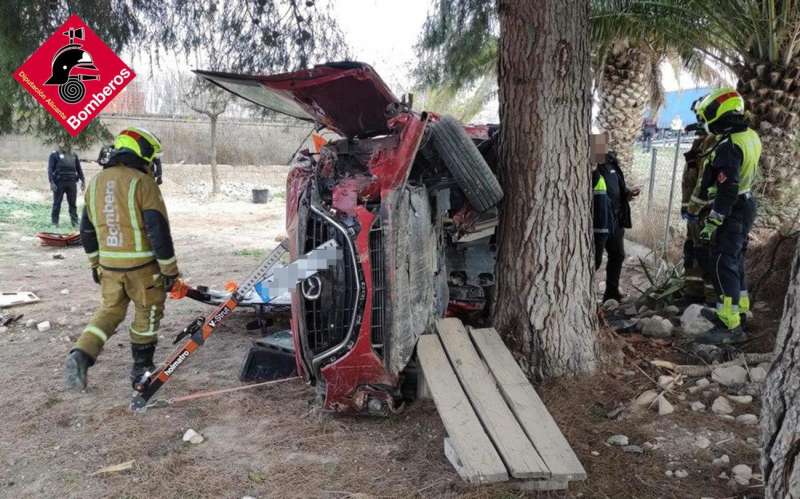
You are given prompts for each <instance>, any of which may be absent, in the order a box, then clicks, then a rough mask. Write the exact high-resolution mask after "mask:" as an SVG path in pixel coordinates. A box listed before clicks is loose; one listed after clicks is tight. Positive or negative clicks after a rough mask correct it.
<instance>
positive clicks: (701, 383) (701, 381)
mask: <svg viewBox="0 0 800 499" xmlns="http://www.w3.org/2000/svg"><path fill="white" fill-rule="evenodd" d="M694 384H695V385H696V386H699V387H703V386H708V385H710V384H711V382H710V381H709V380H708V378H700V379H698V380H697V381H695V382H694Z"/></svg>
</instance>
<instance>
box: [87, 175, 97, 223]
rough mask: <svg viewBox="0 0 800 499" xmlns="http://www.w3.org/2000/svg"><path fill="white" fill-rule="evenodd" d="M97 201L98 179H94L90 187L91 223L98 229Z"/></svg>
mask: <svg viewBox="0 0 800 499" xmlns="http://www.w3.org/2000/svg"><path fill="white" fill-rule="evenodd" d="M96 199H97V177H95V178H93V179H92V185H90V186H89V221H90V222H92V225H94V226H95V227H97V207H96V206H95V200H96Z"/></svg>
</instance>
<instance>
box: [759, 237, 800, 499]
mask: <svg viewBox="0 0 800 499" xmlns="http://www.w3.org/2000/svg"><path fill="white" fill-rule="evenodd" d="M798 359H800V242H799V243H798V246H797V252H796V254H795V257H794V263H793V264H792V271H791V275H790V281H789V290H788V292H787V294H786V301H785V304H784V310H783V318H782V319H781V325H780V329H779V330H778V339H777V341H776V343H775V359H774V361H773V363H772V367H770V370H769V374H768V376H767V381H766V386H765V389H764V393H763V394H762V396H761V402H762V404H763V407H762V408H761V442H762V446H763V447H762V452H761V468H762V469H763V471H764V485H765V488H766V497H776V498H784V497H788V498H798V497H800V434H798V428H800V363H799V362H798Z"/></svg>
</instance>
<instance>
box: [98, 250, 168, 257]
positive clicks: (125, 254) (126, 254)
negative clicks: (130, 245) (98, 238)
mask: <svg viewBox="0 0 800 499" xmlns="http://www.w3.org/2000/svg"><path fill="white" fill-rule="evenodd" d="M153 255H155V253H153V252H152V251H107V250H100V257H101V258H144V257H146V256H153Z"/></svg>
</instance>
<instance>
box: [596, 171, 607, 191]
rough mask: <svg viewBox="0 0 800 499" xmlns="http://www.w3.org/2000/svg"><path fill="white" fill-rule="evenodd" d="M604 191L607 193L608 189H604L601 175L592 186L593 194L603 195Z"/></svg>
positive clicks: (604, 180)
mask: <svg viewBox="0 0 800 499" xmlns="http://www.w3.org/2000/svg"><path fill="white" fill-rule="evenodd" d="M606 191H608V187H606V179H605V178H604V177H603V176H602V175H601V176H600V178H598V179H597V183H596V184H594V192H595V193H599V192H603V193H605V192H606Z"/></svg>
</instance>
